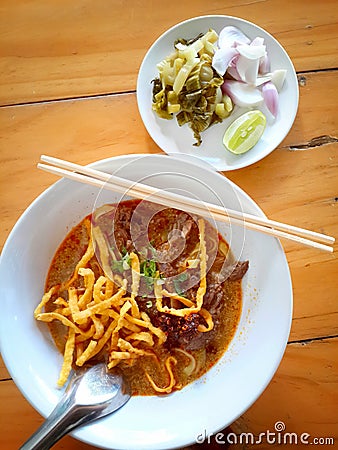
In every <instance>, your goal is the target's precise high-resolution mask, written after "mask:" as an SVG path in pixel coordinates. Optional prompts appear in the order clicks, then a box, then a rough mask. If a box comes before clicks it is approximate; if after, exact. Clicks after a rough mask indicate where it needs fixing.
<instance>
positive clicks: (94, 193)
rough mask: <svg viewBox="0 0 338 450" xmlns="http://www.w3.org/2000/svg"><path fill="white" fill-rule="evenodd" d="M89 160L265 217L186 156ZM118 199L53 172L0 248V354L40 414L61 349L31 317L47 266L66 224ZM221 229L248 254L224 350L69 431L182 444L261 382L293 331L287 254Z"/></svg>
mask: <svg viewBox="0 0 338 450" xmlns="http://www.w3.org/2000/svg"><path fill="white" fill-rule="evenodd" d="M92 166H93V167H95V168H98V169H101V170H106V171H108V172H110V173H115V174H117V175H120V176H124V177H126V178H129V179H131V180H134V181H143V182H147V183H149V184H152V185H154V186H156V187H161V188H168V189H173V190H175V191H177V190H181V191H182V190H183V192H184V193H185V194H186V195H193V196H197V197H199V198H201V199H203V200H205V201H209V202H217V203H218V204H221V203H222V202H223V203H224V204H226V205H227V206H228V207H230V208H233V209H238V208H243V210H244V211H246V212H248V213H252V214H256V215H260V216H263V213H262V211H261V210H260V209H259V208H258V206H257V205H256V204H255V203H254V201H253V200H251V199H250V197H249V196H248V195H246V194H245V193H244V192H243V191H242V190H241V189H239V188H238V187H237V186H235V185H234V184H233V183H231V182H230V181H229V180H227V179H226V178H225V177H224V176H222V175H220V174H218V173H217V172H215V171H214V170H213V169H207V168H205V167H201V165H200V164H199V165H195V164H193V163H192V162H191V161H190V160H189V161H184V159H177V158H175V157H169V156H166V155H148V156H143V155H129V156H123V157H117V158H112V159H107V160H103V161H99V162H97V163H95V164H93V165H92ZM37 175H38V174H37ZM119 199H120V196H119V195H118V194H115V193H113V192H110V191H101V192H100V191H99V190H98V189H96V188H94V187H92V186H88V185H84V184H80V183H76V182H74V181H70V180H60V181H58V182H57V183H55V184H54V185H53V186H51V187H50V188H49V189H47V190H46V191H45V192H44V193H43V194H41V195H40V197H38V198H37V199H36V200H35V201H34V202H33V203H32V205H31V206H30V207H29V208H28V209H27V210H26V211H25V213H24V214H23V215H22V216H21V218H20V219H19V220H18V222H17V224H16V225H15V227H14V228H13V230H12V232H11V234H10V236H9V238H8V240H7V242H6V244H5V247H4V249H3V253H2V257H1V264H0V298H1V314H0V337H1V350H2V355H3V358H4V361H5V364H6V366H7V368H8V370H9V372H10V374H11V376H12V377H13V379H14V381H15V383H16V384H17V386H18V388H19V389H20V390H21V392H22V393H23V395H24V396H25V397H26V399H27V400H28V401H29V402H30V403H31V404H32V405H33V407H34V408H36V409H37V410H38V411H39V412H40V413H41V414H42V415H43V416H47V415H49V414H50V412H51V411H52V409H53V407H54V406H55V404H56V403H57V401H58V399H59V398H60V396H61V392H60V390H58V389H57V388H56V381H57V378H58V374H59V371H60V368H61V363H62V356H61V355H60V354H59V353H58V351H57V350H56V349H55V346H54V343H53V341H52V339H51V337H50V335H49V332H48V329H47V326H46V324H43V323H37V322H36V321H35V320H34V318H33V311H34V308H35V307H36V305H37V304H38V303H39V301H40V298H41V295H42V294H43V290H44V283H45V278H46V274H47V270H48V267H49V265H50V262H51V259H52V257H53V255H54V253H55V251H56V249H57V247H58V245H59V244H60V242H61V241H62V240H63V238H64V236H65V234H66V233H67V232H68V231H69V230H70V229H71V227H73V226H74V225H75V224H77V223H78V222H79V221H80V220H81V219H82V218H83V217H84V216H85V215H87V214H89V213H90V212H91V211H92V209H93V208H94V207H96V206H99V205H100V204H103V203H107V202H117V201H119ZM220 232H221V233H222V234H223V235H225V237H226V239H227V240H228V241H230V245H231V247H232V250H233V252H234V254H235V256H236V257H237V258H241V259H242V260H244V259H248V260H249V261H250V268H249V271H248V273H247V275H246V276H245V278H244V279H243V312H242V316H241V320H240V324H239V328H238V330H237V332H236V334H235V337H234V339H233V341H232V343H231V345H230V347H229V348H228V350H227V351H226V353H225V354H224V356H223V358H222V359H221V360H220V361H219V363H218V364H216V366H214V367H213V368H212V369H211V370H210V371H209V372H208V373H207V374H206V375H205V376H203V377H202V378H201V379H199V380H198V381H196V382H194V383H192V384H190V385H189V386H187V387H186V388H184V389H183V390H182V391H178V392H175V393H173V394H172V395H169V396H166V397H156V396H154V397H146V398H144V397H143V398H142V397H134V398H132V399H131V400H130V401H129V402H128V403H127V404H126V405H125V406H124V407H123V408H121V409H120V410H119V411H117V412H116V413H115V414H113V415H111V416H108V417H106V418H104V419H101V420H100V421H98V422H96V423H94V424H92V425H89V426H87V427H84V428H82V429H79V430H78V431H76V432H74V433H73V436H74V437H76V438H78V439H80V440H82V441H85V442H87V443H89V444H91V445H94V446H98V447H103V448H107V449H128V450H130V449H138V450H144V449H145V448H146V449H154V450H160V449H165V448H174V447H179V446H184V445H188V444H190V443H193V442H195V440H196V439H197V437H198V436H199V435H200V434H201V433H202V434H203V433H206V434H208V433H214V432H216V431H218V430H220V429H222V428H223V427H225V426H227V425H229V424H231V423H232V422H233V421H234V420H236V418H237V417H238V416H240V415H241V414H243V412H244V411H245V410H246V409H247V408H248V407H249V406H250V405H251V404H252V403H253V402H254V401H255V400H256V399H257V398H258V396H259V395H260V394H261V393H262V391H263V390H264V389H265V387H266V386H267V384H268V383H269V381H270V380H271V378H272V376H273V375H274V373H275V371H276V369H277V367H278V365H279V362H280V360H281V358H282V355H283V353H284V349H285V346H286V343H287V339H288V335H289V330H290V324H291V317H292V288H291V280H290V274H289V269H288V265H287V261H286V258H285V255H284V252H283V249H282V247H281V245H280V243H279V241H278V240H277V239H275V238H273V237H271V236H267V235H263V234H258V233H255V232H253V231H246V232H244V231H243V229H242V227H239V226H233V227H231V228H229V227H228V226H227V225H225V224H223V225H222V226H220ZM19 413H20V412H19V411H18V414H19ZM33 431H34V430H32V432H33Z"/></svg>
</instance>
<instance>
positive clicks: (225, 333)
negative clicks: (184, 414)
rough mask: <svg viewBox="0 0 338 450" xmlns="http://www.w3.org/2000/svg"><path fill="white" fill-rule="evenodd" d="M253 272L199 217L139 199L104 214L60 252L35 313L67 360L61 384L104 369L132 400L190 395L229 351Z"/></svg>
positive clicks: (87, 222) (86, 222) (85, 223)
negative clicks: (100, 365)
mask: <svg viewBox="0 0 338 450" xmlns="http://www.w3.org/2000/svg"><path fill="white" fill-rule="evenodd" d="M248 266H249V264H248V262H247V261H244V262H241V261H235V260H234V258H233V256H232V254H231V251H230V248H229V245H228V244H227V242H226V241H225V240H224V238H223V237H222V236H221V235H220V234H219V233H218V232H217V230H216V229H215V228H214V227H213V226H212V225H211V224H210V223H209V222H208V221H207V220H205V219H203V218H201V217H197V216H193V215H189V214H188V213H186V212H184V211H180V210H176V209H172V208H165V207H162V206H160V205H157V204H154V203H150V202H147V201H140V200H128V201H123V202H120V203H118V204H114V205H104V206H102V207H100V208H99V209H97V210H96V211H95V212H94V213H93V214H91V215H89V216H87V217H86V218H84V219H83V220H82V221H81V222H80V223H79V224H78V225H77V226H75V227H74V228H73V229H72V230H71V231H70V233H69V234H68V235H67V237H66V238H65V239H64V241H63V242H62V244H61V245H60V247H59V248H58V250H57V252H56V254H55V255H54V258H53V260H52V263H51V266H50V269H49V272H48V276H47V280H46V289H45V294H44V295H43V298H42V300H41V302H40V304H39V305H38V306H37V308H36V310H35V312H34V315H35V318H36V319H37V320H40V321H44V322H47V323H48V325H49V328H50V332H51V335H52V337H53V339H54V341H55V344H56V346H57V347H58V349H59V350H60V352H62V354H63V365H62V368H61V371H60V377H59V380H58V382H57V383H58V385H59V386H60V387H61V386H63V385H64V384H65V383H66V381H67V380H68V377H69V374H70V371H71V369H72V368H73V367H74V368H76V367H81V366H83V365H86V364H95V363H97V362H101V361H105V362H106V364H107V366H108V368H109V369H112V368H113V367H116V366H118V367H119V368H120V369H121V370H122V372H123V373H124V376H125V377H126V379H127V380H128V381H129V384H130V386H131V391H132V394H133V395H158V394H169V393H170V392H172V391H175V390H178V389H182V388H183V387H184V386H186V385H187V384H189V383H191V382H193V381H194V380H196V379H197V378H199V377H200V376H201V375H203V374H204V373H205V372H206V371H208V370H209V369H210V367H211V366H213V365H214V364H215V363H216V362H217V361H218V360H219V359H220V358H221V356H222V355H223V354H224V352H225V350H226V348H227V346H228V345H229V343H230V341H231V339H232V337H233V335H234V333H235V331H236V328H237V325H238V323H239V319H240V315H241V308H242V286H241V280H242V278H243V277H244V275H245V273H246V271H247V270H248Z"/></svg>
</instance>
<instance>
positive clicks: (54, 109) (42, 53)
mask: <svg viewBox="0 0 338 450" xmlns="http://www.w3.org/2000/svg"><path fill="white" fill-rule="evenodd" d="M205 14H227V15H233V16H238V17H242V18H244V19H247V20H250V21H252V22H255V23H257V24H258V25H260V26H261V27H263V28H265V29H266V30H267V31H268V32H270V33H271V34H273V35H274V36H275V37H276V38H277V39H278V40H279V41H280V43H281V44H282V45H283V46H284V48H285V49H286V51H287V52H288V54H289V55H290V57H291V58H292V60H293V63H294V65H295V68H296V71H297V73H298V80H299V89H300V103H299V110H298V114H297V117H296V120H295V123H294V125H293V127H292V129H291V131H290V133H289V134H288V136H287V137H286V138H285V139H284V141H283V142H282V143H281V145H280V146H279V147H278V148H277V149H276V150H275V151H274V152H273V153H272V154H270V155H269V156H268V157H266V158H265V159H263V160H262V161H260V162H258V163H256V164H254V165H252V166H250V167H247V168H245V169H241V170H237V171H232V172H227V174H226V176H227V177H228V178H230V179H231V180H232V181H234V182H235V183H236V184H238V185H239V186H240V187H241V188H243V189H244V190H245V191H246V192H248V193H249V194H250V195H251V196H252V197H253V199H254V200H255V201H256V202H257V203H258V204H259V205H260V206H261V207H262V209H263V210H264V211H265V212H266V214H267V215H268V216H269V217H270V218H273V219H276V220H280V221H284V222H287V223H293V224H296V225H298V226H301V227H304V228H309V229H313V230H316V231H320V232H324V233H326V234H329V235H332V236H336V237H337V236H338V220H337V204H338V197H337V195H338V189H337V188H338V185H337V151H338V139H337V138H338V119H337V117H338V113H337V99H338V97H337V92H338V78H337V67H338V59H337V58H338V56H337V55H338V48H337V43H338V26H337V1H336V0H321V1H320V2H319V1H318V0H306V1H305V0H304V1H302V0H298V1H297V0H296V1H295V0H284V1H283V2H280V1H277V0H266V1H260V0H256V1H255V0H253V1H250V2H248V1H244V0H208V1H205V0H203V1H202V0H195V1H191V0H186V1H185V2H183V1H181V0H171V1H170V2H154V1H150V0H148V1H147V0H144V1H143V2H142V1H136V0H129V1H126V0H110V1H109V0H95V1H93V0H75V1H68V0H48V1H47V2H46V1H42V0H30V1H27V0H16V1H12V2H9V1H5V0H3V1H1V2H0V24H1V25H0V27H1V28H0V30H1V31H0V38H1V50H0V52H1V54H0V73H1V77H0V137H1V149H0V173H1V177H0V183H1V211H2V216H1V222H2V226H1V231H0V233H1V245H3V244H4V242H5V240H6V238H7V236H8V234H9V232H10V230H11V228H12V227H13V225H14V224H15V222H16V220H17V219H18V218H19V216H20V215H21V213H22V212H23V211H24V210H25V208H27V206H28V205H29V204H30V203H31V202H32V201H33V200H34V198H36V197H37V196H38V195H39V194H40V193H41V192H42V191H43V190H44V189H46V188H47V187H48V186H50V185H51V184H52V183H53V182H54V181H55V177H54V176H52V175H48V174H46V173H42V172H41V173H40V172H38V171H37V170H36V169H35V165H36V162H37V161H38V159H39V156H40V154H41V153H47V154H50V155H54V156H57V157H60V158H65V159H69V160H72V161H74V162H78V163H81V164H87V163H90V162H92V161H94V160H98V159H102V158H107V157H111V156H115V155H121V154H127V153H158V152H161V150H160V148H159V147H157V146H156V144H155V143H154V142H153V141H152V139H151V138H150V137H149V135H148V134H147V132H146V130H145V128H144V126H143V124H142V122H141V119H140V116H139V114H138V110H137V105H136V96H135V88H136V78H137V72H138V68H139V65H140V63H141V61H142V58H143V57H144V55H145V52H146V50H147V48H148V47H149V46H150V45H151V44H152V42H153V41H154V40H155V39H156V38H157V37H158V36H159V35H160V34H161V33H162V32H164V31H165V30H166V29H168V28H169V27H171V26H172V25H174V24H175V23H177V22H180V21H182V20H184V19H187V18H190V17H193V16H198V15H205ZM283 246H284V249H285V252H286V255H287V259H288V262H289V265H290V270H291V275H292V280H293V291H294V313H293V322H292V329H291V334H290V337H289V343H288V346H287V349H286V352H285V356H284V358H283V360H282V362H281V364H280V367H279V369H278V371H277V373H276V374H275V376H274V378H273V380H272V381H271V383H270V385H269V386H268V387H267V389H266V390H265V392H264V393H263V395H262V396H261V397H260V398H259V399H258V400H257V402H256V403H255V404H254V405H253V406H252V407H251V408H250V409H249V410H248V411H247V412H246V413H245V414H244V415H243V416H242V417H240V418H239V419H238V421H236V422H235V424H233V425H232V426H231V429H232V430H235V431H237V432H241V431H250V432H252V433H255V434H257V435H258V434H259V433H260V432H264V431H266V430H271V431H273V430H274V424H275V423H276V422H277V421H283V422H284V423H285V425H286V431H289V432H295V433H297V434H298V435H300V434H301V433H305V432H307V433H309V434H310V435H311V438H314V437H334V438H335V439H336V442H335V444H336V445H338V426H337V405H338V396H337V390H338V389H337V388H338V368H337V357H338V305H337V287H338V286H337V280H338V270H337V269H338V267H337V247H335V251H334V253H333V254H329V253H324V252H321V251H317V250H314V249H309V248H306V247H302V246H300V245H297V244H293V243H290V242H286V241H283ZM0 370H1V373H0V375H1V383H0V399H1V400H0V411H1V412H0V414H1V416H0V448H2V449H6V450H12V449H17V448H18V447H19V445H20V444H21V443H22V442H23V441H24V440H25V439H26V438H27V437H28V436H29V435H30V434H31V433H32V431H33V430H35V429H36V428H37V426H38V425H40V424H41V422H42V418H41V417H40V416H39V414H38V413H37V412H36V411H35V410H34V409H33V408H32V407H31V406H30V404H29V403H28V402H27V401H26V400H25V399H24V397H23V396H22V395H21V393H20V392H19V390H18V389H17V388H16V386H15V384H14V382H13V380H12V379H11V376H10V374H9V373H8V372H7V370H6V368H5V366H4V364H3V363H2V364H1V367H0ZM249 376H250V374H248V377H249ZM201 413H203V411H201ZM201 431H202V430H201ZM311 438H310V439H311ZM213 445H214V448H216V447H217V448H222V446H216V445H215V442H213ZM249 447H250V446H249ZM252 447H254V448H257V449H258V448H262V449H263V448H271V447H272V445H267V444H266V443H265V444H264V445H254V446H252ZM284 447H285V448H287V446H284ZM324 447H325V446H324ZM55 448H59V449H62V448H67V449H77V450H79V449H83V450H84V449H89V448H92V447H90V446H88V445H85V444H83V443H81V442H79V441H76V440H74V439H72V438H71V437H66V438H64V439H63V440H62V441H61V442H60V443H59V444H57V445H56V447H55ZM196 448H201V446H196ZM207 448H213V447H212V445H211V444H210V446H207ZM223 448H224V445H223ZM292 448H293V447H292ZM325 448H326V447H325ZM331 448H333V446H331Z"/></svg>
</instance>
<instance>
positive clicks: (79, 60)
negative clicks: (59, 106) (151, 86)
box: [0, 0, 338, 105]
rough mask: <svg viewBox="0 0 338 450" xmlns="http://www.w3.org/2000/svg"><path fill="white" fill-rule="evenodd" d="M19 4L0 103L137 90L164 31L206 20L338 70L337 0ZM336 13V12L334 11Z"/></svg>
mask: <svg viewBox="0 0 338 450" xmlns="http://www.w3.org/2000/svg"><path fill="white" fill-rule="evenodd" d="M280 5H281V4H280V1H279V0H265V1H264V0H263V1H262V0H256V1H250V2H247V1H246V0H240V1H235V0H210V1H208V2H206V1H205V0H195V1H194V2H192V1H187V2H182V1H180V0H172V1H170V2H161V7H159V4H158V2H155V1H153V0H148V1H147V2H146V3H144V2H140V1H137V0H132V1H126V0H119V1H112V0H110V1H107V0H96V1H92V0H78V1H76V2H69V1H67V0H49V1H48V2H44V3H42V2H41V1H39V0H30V1H27V0H16V1H15V2H4V1H3V2H1V4H0V27H1V28H0V35H1V41H2V45H1V50H0V73H1V79H0V104H2V105H8V104H15V103H23V102H32V101H40V100H48V99H56V98H69V97H83V96H88V95H96V94H105V93H111V92H123V91H131V90H134V89H135V88H136V78H137V72H138V68H139V66H140V64H141V61H142V59H143V57H144V55H145V53H146V51H147V49H148V47H149V46H150V45H151V44H152V43H153V42H154V41H155V40H156V39H157V37H159V36H160V35H161V34H162V33H163V32H164V31H166V30H167V29H168V28H170V27H171V26H173V25H175V24H176V23H178V22H180V21H183V20H186V19H188V18H191V17H194V16H199V15H207V14H226V15H232V16H238V17H241V18H243V19H246V20H249V21H252V22H255V23H257V24H258V25H259V26H261V27H262V28H264V29H266V30H267V31H268V32H269V33H271V34H272V35H273V36H274V37H276V38H277V39H278V40H279V41H280V43H281V44H282V45H283V46H284V48H285V49H286V51H287V52H288V53H289V55H290V57H291V58H292V61H293V63H294V65H295V68H296V70H297V71H308V70H317V69H322V68H325V69H328V68H334V67H337V66H338V58H337V54H338V51H337V39H336V32H335V30H336V26H337V8H336V2H335V0H326V1H325V3H323V2H318V1H317V0H308V1H305V0H300V1H297V2H295V1H293V0H285V1H284V2H283V8H282V10H283V11H281V6H280ZM328 11H330V13H328Z"/></svg>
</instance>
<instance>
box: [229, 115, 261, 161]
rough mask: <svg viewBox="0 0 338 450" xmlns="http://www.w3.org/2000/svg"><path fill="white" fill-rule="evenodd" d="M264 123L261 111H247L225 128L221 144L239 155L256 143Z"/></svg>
mask: <svg viewBox="0 0 338 450" xmlns="http://www.w3.org/2000/svg"><path fill="white" fill-rule="evenodd" d="M265 125H266V117H265V115H264V114H263V113H262V112H261V111H258V110H254V111H248V112H246V113H244V114H242V115H241V116H239V117H238V118H237V119H236V120H235V121H234V122H232V124H231V125H230V126H229V128H227V130H226V131H225V133H224V137H223V144H224V145H225V147H226V148H227V149H228V150H229V151H230V152H232V153H235V155H241V154H242V153H245V152H247V151H248V150H250V149H251V148H252V147H253V146H254V145H256V144H257V142H258V141H259V139H260V138H261V136H262V134H263V132H264V130H265Z"/></svg>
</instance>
